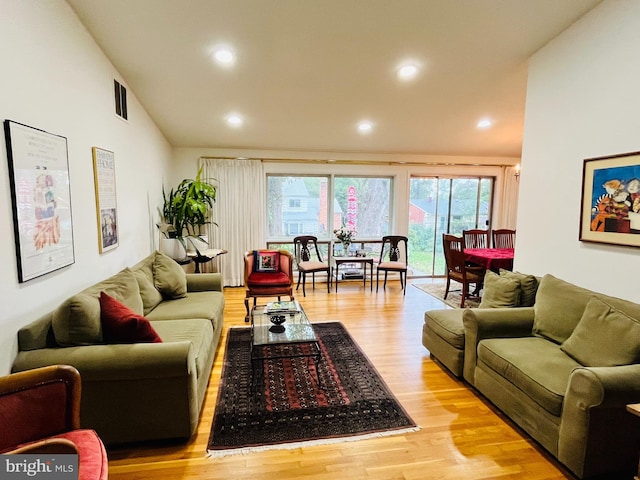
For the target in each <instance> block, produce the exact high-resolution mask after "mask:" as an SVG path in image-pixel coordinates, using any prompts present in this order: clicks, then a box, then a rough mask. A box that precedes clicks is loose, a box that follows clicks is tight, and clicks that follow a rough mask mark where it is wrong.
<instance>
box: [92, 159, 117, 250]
mask: <svg viewBox="0 0 640 480" xmlns="http://www.w3.org/2000/svg"><path fill="white" fill-rule="evenodd" d="M91 151H92V155H93V179H94V184H95V188H96V215H97V217H98V248H99V250H100V253H104V252H108V251H109V250H113V249H114V248H116V247H117V246H118V207H117V202H116V171H115V168H116V165H115V160H114V157H113V152H110V151H109V150H104V149H102V148H98V147H93V148H92V149H91Z"/></svg>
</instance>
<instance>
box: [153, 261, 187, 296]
mask: <svg viewBox="0 0 640 480" xmlns="http://www.w3.org/2000/svg"><path fill="white" fill-rule="evenodd" d="M153 283H154V284H155V286H156V288H157V289H158V291H160V293H161V294H162V297H163V298H167V299H173V298H182V297H186V296H187V276H186V274H185V273H184V270H183V269H182V267H181V266H180V265H178V264H177V263H176V262H175V260H173V259H172V258H171V257H169V256H167V255H165V254H164V253H160V252H156V256H155V258H154V260H153Z"/></svg>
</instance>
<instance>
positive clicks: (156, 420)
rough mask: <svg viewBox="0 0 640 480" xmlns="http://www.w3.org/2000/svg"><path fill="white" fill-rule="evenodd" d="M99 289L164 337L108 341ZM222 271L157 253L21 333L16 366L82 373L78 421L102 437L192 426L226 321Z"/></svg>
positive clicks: (187, 431) (110, 439)
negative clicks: (190, 269) (187, 267)
mask: <svg viewBox="0 0 640 480" xmlns="http://www.w3.org/2000/svg"><path fill="white" fill-rule="evenodd" d="M101 292H105V293H106V294H108V295H109V296H111V297H113V298H115V299H116V300H117V301H118V302H120V303H121V304H123V305H125V306H126V307H128V308H129V309H130V310H133V311H134V312H135V313H136V314H139V315H144V317H145V318H146V319H148V320H149V322H150V324H151V326H152V327H153V329H154V330H155V332H157V334H158V335H159V337H160V338H161V339H162V342H161V343H112V342H111V343H107V342H106V341H105V340H104V338H103V329H102V327H101V319H100V315H101V311H100V308H101V307H100V301H99V297H100V294H101ZM223 309H224V295H223V293H222V281H221V276H220V274H216V273H210V274H185V273H184V271H183V270H182V268H181V267H180V266H179V265H178V264H177V263H175V262H174V261H173V260H171V259H170V258H169V257H167V256H165V255H163V254H161V253H159V252H154V253H153V254H151V255H149V256H148V257H147V258H145V259H143V260H142V261H140V262H139V263H137V264H136V265H134V266H133V267H131V268H125V269H124V270H122V271H121V272H119V273H117V274H116V275H114V276H112V277H110V278H108V279H106V280H104V281H102V282H100V283H97V284H95V285H93V286H91V287H89V288H87V289H85V290H83V291H82V292H79V293H78V294H75V295H73V296H72V297H70V298H69V299H67V300H66V301H65V302H63V304H62V305H60V306H59V307H58V308H57V309H56V310H54V311H53V312H50V313H48V314H46V315H44V316H42V317H41V318H39V319H37V320H36V321H34V322H33V323H31V324H29V325H27V326H25V327H23V328H22V329H20V331H19V332H18V347H19V352H18V355H17V357H16V359H15V361H14V364H13V371H14V372H18V371H22V370H27V369H31V368H36V367H41V366H45V365H53V364H67V365H72V366H74V367H76V368H77V369H78V370H79V372H80V374H81V377H82V405H81V413H80V420H81V424H82V426H83V428H92V429H94V430H96V431H97V432H98V434H99V435H100V437H101V438H102V440H103V441H104V442H105V443H106V444H121V443H128V442H137V441H146V440H157V439H173V438H180V439H188V438H190V437H191V435H192V434H193V433H194V432H195V430H196V427H197V425H198V421H199V418H200V412H201V408H202V405H203V402H204V397H205V394H206V391H207V384H208V382H209V377H210V375H211V369H212V366H213V360H214V356H215V353H216V350H217V346H218V343H219V340H220V334H221V332H222V324H223Z"/></svg>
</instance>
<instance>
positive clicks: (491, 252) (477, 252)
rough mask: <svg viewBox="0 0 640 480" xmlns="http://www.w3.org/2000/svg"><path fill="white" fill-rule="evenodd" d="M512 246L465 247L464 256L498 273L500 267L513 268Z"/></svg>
mask: <svg viewBox="0 0 640 480" xmlns="http://www.w3.org/2000/svg"><path fill="white" fill-rule="evenodd" d="M513 256H514V249H513V248H465V249H464V258H465V260H466V261H467V262H470V263H475V264H476V265H480V266H481V267H484V268H486V269H487V270H493V271H494V272H496V273H498V272H499V271H500V269H501V268H502V269H504V270H513Z"/></svg>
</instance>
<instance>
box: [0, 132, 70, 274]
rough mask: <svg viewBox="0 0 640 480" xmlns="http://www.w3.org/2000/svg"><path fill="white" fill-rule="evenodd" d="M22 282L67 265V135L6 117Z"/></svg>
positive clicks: (14, 218)
mask: <svg viewBox="0 0 640 480" xmlns="http://www.w3.org/2000/svg"><path fill="white" fill-rule="evenodd" d="M4 132H5V141H6V145H7V158H8V160H9V182H10V185H11V200H12V204H13V226H14V233H15V243H16V257H17V261H18V279H19V281H20V283H23V282H26V281H28V280H31V279H33V278H36V277H40V276H42V275H45V274H47V273H50V272H53V271H55V270H58V269H60V268H63V267H66V266H68V265H71V264H73V263H74V261H75V255H74V250H73V222H72V219H71V190H70V181H69V161H68V153H67V139H66V138H65V137H61V136H59V135H53V134H51V133H47V132H45V131H43V130H39V129H37V128H33V127H29V126H27V125H23V124H20V123H17V122H14V121H12V120H5V121H4Z"/></svg>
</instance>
